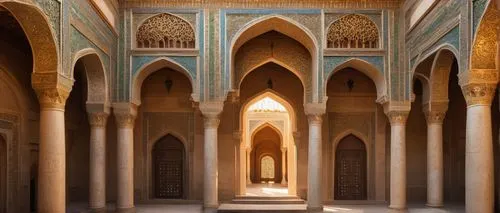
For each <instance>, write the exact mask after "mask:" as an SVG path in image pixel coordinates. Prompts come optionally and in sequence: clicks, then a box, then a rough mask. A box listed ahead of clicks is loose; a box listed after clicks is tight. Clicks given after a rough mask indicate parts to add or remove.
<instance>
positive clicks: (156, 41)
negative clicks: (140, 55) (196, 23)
mask: <svg viewBox="0 0 500 213" xmlns="http://www.w3.org/2000/svg"><path fill="white" fill-rule="evenodd" d="M195 39H196V38H195V34H194V30H193V28H192V27H191V25H190V24H189V23H188V22H186V21H185V20H183V19H181V18H179V17H177V16H174V15H170V14H166V13H163V14H160V15H156V16H153V17H151V18H149V19H147V20H146V21H145V22H144V23H143V24H142V25H141V26H140V27H139V29H138V30H137V39H136V40H137V47H138V48H194V46H195Z"/></svg>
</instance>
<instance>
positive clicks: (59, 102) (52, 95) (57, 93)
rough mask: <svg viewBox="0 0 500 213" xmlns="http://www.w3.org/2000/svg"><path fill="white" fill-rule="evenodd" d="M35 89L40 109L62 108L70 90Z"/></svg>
mask: <svg viewBox="0 0 500 213" xmlns="http://www.w3.org/2000/svg"><path fill="white" fill-rule="evenodd" d="M35 91H36V94H37V96H38V101H39V102H40V107H41V108H42V109H60V110H64V106H65V105H66V99H68V96H69V92H70V90H68V89H65V88H41V89H36V90H35Z"/></svg>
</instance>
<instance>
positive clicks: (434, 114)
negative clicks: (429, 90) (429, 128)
mask: <svg viewBox="0 0 500 213" xmlns="http://www.w3.org/2000/svg"><path fill="white" fill-rule="evenodd" d="M424 114H425V120H426V121H427V123H428V124H432V123H438V124H442V123H443V120H444V117H445V115H446V112H444V111H425V112H424Z"/></svg>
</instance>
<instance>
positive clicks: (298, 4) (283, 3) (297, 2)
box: [123, 0, 400, 9]
mask: <svg viewBox="0 0 500 213" xmlns="http://www.w3.org/2000/svg"><path fill="white" fill-rule="evenodd" d="M399 5H400V0H370V1H359V0H265V1H255V0H239V1H233V0H170V1H157V0H126V1H124V2H123V6H124V7H126V8H133V7H182V8H186V7H188V8H191V7H205V8H226V7H234V8H266V7H269V8H271V7H272V8H393V9H395V8H399Z"/></svg>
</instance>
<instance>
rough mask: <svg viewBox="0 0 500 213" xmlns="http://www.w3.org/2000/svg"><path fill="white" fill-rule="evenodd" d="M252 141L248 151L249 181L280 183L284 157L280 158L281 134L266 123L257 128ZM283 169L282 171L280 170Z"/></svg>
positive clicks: (255, 182) (254, 182)
mask: <svg viewBox="0 0 500 213" xmlns="http://www.w3.org/2000/svg"><path fill="white" fill-rule="evenodd" d="M252 138H253V141H252V146H251V147H252V149H251V151H250V155H251V156H250V176H251V178H250V179H251V183H253V184H258V183H281V182H282V180H283V178H284V177H283V176H284V174H285V170H282V168H283V166H284V165H285V164H286V163H285V161H286V159H285V158H283V160H282V155H283V153H282V151H281V144H282V143H281V136H280V134H279V133H278V132H277V131H276V130H275V129H274V128H272V127H271V126H269V125H268V124H265V126H263V127H262V128H258V129H257V130H256V131H255V133H254V135H253V137H252ZM282 171H283V172H282Z"/></svg>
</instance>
